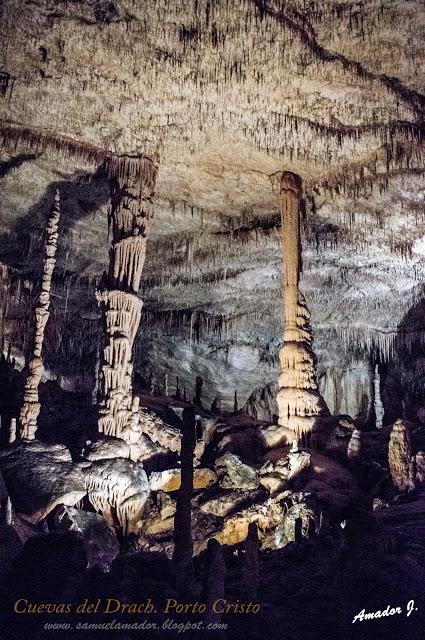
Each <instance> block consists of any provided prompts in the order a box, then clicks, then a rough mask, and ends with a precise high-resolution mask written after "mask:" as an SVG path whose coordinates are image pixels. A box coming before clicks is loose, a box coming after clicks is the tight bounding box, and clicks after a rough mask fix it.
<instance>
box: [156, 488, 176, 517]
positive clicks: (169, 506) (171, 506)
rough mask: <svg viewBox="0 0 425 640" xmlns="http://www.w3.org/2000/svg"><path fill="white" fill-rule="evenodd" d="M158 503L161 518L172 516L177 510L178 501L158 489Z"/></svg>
mask: <svg viewBox="0 0 425 640" xmlns="http://www.w3.org/2000/svg"><path fill="white" fill-rule="evenodd" d="M156 504H157V508H158V512H159V516H160V518H161V520H166V519H167V518H172V517H173V516H174V514H175V512H176V501H175V500H173V498H171V497H170V496H169V495H168V494H167V493H165V492H164V491H158V493H157V495H156Z"/></svg>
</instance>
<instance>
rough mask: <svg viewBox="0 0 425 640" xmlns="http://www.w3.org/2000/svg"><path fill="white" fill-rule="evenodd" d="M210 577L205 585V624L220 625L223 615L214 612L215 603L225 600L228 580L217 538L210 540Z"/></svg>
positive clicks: (208, 548) (208, 549) (208, 551)
mask: <svg viewBox="0 0 425 640" xmlns="http://www.w3.org/2000/svg"><path fill="white" fill-rule="evenodd" d="M207 553H208V575H207V581H206V585H205V603H206V605H207V608H206V612H205V616H204V624H205V625H208V624H214V623H219V622H220V620H221V613H218V612H216V611H214V603H215V602H217V601H218V600H219V598H224V583H225V579H226V563H225V562H224V557H223V549H222V547H221V544H220V543H219V542H218V540H216V539H215V538H212V539H211V540H208V545H207Z"/></svg>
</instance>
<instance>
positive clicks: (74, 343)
mask: <svg viewBox="0 0 425 640" xmlns="http://www.w3.org/2000/svg"><path fill="white" fill-rule="evenodd" d="M35 158H36V156H29V155H28V156H27V155H19V156H15V157H14V158H12V159H11V160H9V161H7V162H3V163H1V164H0V185H1V178H2V177H4V176H5V175H7V174H8V173H9V172H10V171H11V170H13V169H16V168H18V167H19V166H21V165H22V164H23V163H24V162H28V161H31V160H33V159H35ZM56 189H59V191H60V196H61V219H60V226H59V240H58V254H57V257H58V261H57V265H56V268H55V271H54V274H53V287H52V300H51V305H50V312H51V316H50V319H49V322H48V323H47V326H46V333H45V341H44V348H43V357H44V361H45V364H46V366H47V367H48V368H50V369H51V370H53V371H54V372H55V373H57V374H59V375H65V376H70V375H75V376H76V377H77V379H78V376H80V377H81V380H82V383H83V382H86V380H84V378H89V377H90V379H91V378H93V379H94V369H95V358H96V351H97V340H96V339H95V338H94V335H95V334H96V332H97V330H98V322H96V323H95V325H96V326H95V325H94V323H93V322H92V323H91V324H90V323H88V321H87V318H85V317H83V315H82V313H81V305H80V302H82V301H83V300H84V296H83V295H81V292H79V291H78V282H76V281H77V279H78V276H79V273H80V272H81V271H82V270H84V269H87V268H88V267H89V266H90V264H91V262H92V259H91V258H90V257H87V258H86V257H84V259H82V258H80V256H78V260H77V261H76V263H75V264H73V260H72V256H73V254H74V255H75V254H76V252H77V247H76V246H75V240H73V238H72V235H71V234H70V232H71V230H72V229H73V228H74V227H75V225H76V223H77V222H78V221H80V220H82V219H84V218H86V217H87V216H88V215H90V214H92V213H94V212H96V211H98V210H100V209H101V207H102V206H104V205H105V204H106V203H107V202H108V200H109V191H110V186H109V184H108V180H107V177H106V175H105V173H104V171H103V169H102V167H101V166H100V167H98V168H97V170H96V171H95V172H94V173H92V174H84V175H80V176H76V178H75V180H71V179H64V180H60V179H59V180H56V181H54V182H51V183H50V184H49V185H48V187H47V188H46V190H45V192H44V193H43V195H42V197H41V198H40V199H39V200H38V201H37V202H35V203H34V204H33V205H32V206H31V208H30V209H29V211H28V213H27V214H26V215H24V216H22V217H20V218H19V219H17V220H16V222H15V224H14V225H13V227H12V228H11V229H10V230H8V231H7V232H4V233H2V234H0V261H1V262H3V263H4V264H6V265H8V266H10V267H12V268H13V269H14V273H13V278H14V279H15V281H17V280H18V279H19V280H20V281H21V283H24V284H23V286H22V287H21V289H20V291H21V292H20V294H19V295H20V297H22V300H21V303H20V305H19V307H18V313H17V312H16V307H14V308H12V309H11V311H9V313H10V316H9V318H8V317H7V315H6V323H7V320H10V325H9V326H12V325H13V327H14V329H13V331H12V333H8V335H7V338H8V339H9V340H10V341H11V342H12V344H13V346H14V347H15V348H17V349H18V350H19V347H20V345H19V342H20V338H21V336H19V335H18V334H19V332H21V333H22V332H24V331H25V332H26V333H27V335H29V336H32V331H33V322H34V312H33V310H34V304H35V299H36V295H37V293H38V286H37V285H38V283H39V281H40V277H41V273H42V260H43V243H44V232H45V227H46V221H47V218H48V215H49V212H50V210H51V208H52V205H53V200H54V194H55V192H56ZM102 224H103V222H102ZM104 228H105V239H106V235H107V220H106V216H105V221H104ZM104 252H105V258H107V255H108V253H107V252H108V248H107V244H106V243H105V248H104ZM28 281H29V282H32V283H33V284H34V285H36V286H34V287H33V288H31V287H28V286H27V285H26V284H25V282H28ZM64 285H69V286H70V287H71V291H73V288H74V287H75V288H74V291H73V301H72V300H70V304H69V305H68V307H67V308H66V305H65V308H64V301H63V300H62V299H61V295H59V292H60V291H61V290H62V289H63V287H64ZM94 292H95V290H94V287H93V291H92V292H91V294H90V295H91V296H92V306H93V307H96V306H97V305H96V302H95V298H94ZM84 295H85V296H87V293H86V292H84ZM19 316H21V318H19ZM85 325H87V327H88V329H89V330H88V331H87V332H85V331H83V327H84V326H85ZM9 331H10V329H9ZM84 338H85V339H84ZM27 342H29V344H31V340H30V341H27ZM27 347H28V344H27ZM24 352H25V356H28V350H27V349H24ZM3 364H4V363H3ZM3 369H4V366H3ZM6 369H7V368H6ZM10 375H12V374H11V373H10V368H9V373H7V372H6V374H5V376H6V377H5V376H3V377H2V381H3V384H2V386H1V389H0V414H2V415H3V418H4V419H5V420H6V422H10V418H11V417H13V416H17V415H19V408H20V405H21V402H22V393H23V388H22V382H23V376H22V374H19V373H18V372H16V375H15V376H14V379H13V380H12V381H11V380H9V378H10ZM13 375H14V374H13ZM3 378H5V379H3ZM81 386H83V384H82V385H81ZM40 399H41V403H42V411H41V414H40V419H39V426H40V435H41V436H42V437H43V438H44V439H46V440H51V441H56V442H61V441H62V442H64V441H66V443H67V444H68V445H69V444H71V445H72V441H73V440H74V439H77V438H78V436H79V434H80V433H81V431H84V432H85V433H87V431H90V427H91V426H92V424H93V421H94V413H93V410H92V407H91V404H90V397H89V394H88V393H87V390H86V391H85V392H84V391H83V390H82V389H78V388H77V389H76V393H66V392H65V391H62V389H60V387H59V385H57V384H56V383H54V382H47V383H46V384H42V385H41V387H40ZM47 399H48V400H47ZM87 427H88V429H87ZM62 432H63V433H62Z"/></svg>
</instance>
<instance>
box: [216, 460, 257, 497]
mask: <svg viewBox="0 0 425 640" xmlns="http://www.w3.org/2000/svg"><path fill="white" fill-rule="evenodd" d="M215 470H216V472H217V476H218V478H219V484H220V486H221V487H222V488H223V489H256V488H257V487H258V485H259V474H258V471H257V469H254V468H253V467H250V466H249V465H248V464H245V463H244V462H242V460H241V459H240V458H239V457H238V456H236V455H234V454H233V453H226V454H225V455H224V456H221V457H220V458H217V460H216V461H215Z"/></svg>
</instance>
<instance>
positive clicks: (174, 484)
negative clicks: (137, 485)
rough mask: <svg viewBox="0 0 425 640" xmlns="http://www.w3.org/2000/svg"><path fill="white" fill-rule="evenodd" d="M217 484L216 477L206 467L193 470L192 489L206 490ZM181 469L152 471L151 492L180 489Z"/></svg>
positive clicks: (150, 479)
mask: <svg viewBox="0 0 425 640" xmlns="http://www.w3.org/2000/svg"><path fill="white" fill-rule="evenodd" d="M216 482H217V475H216V473H215V472H214V471H213V470H212V469H208V468H206V467H203V468H200V469H195V470H194V472H193V488H194V489H196V490H198V489H206V488H207V487H210V486H211V485H213V484H215V483H216ZM180 483H181V469H166V470H165V471H154V472H153V473H151V475H150V478H149V485H150V488H151V491H170V492H172V491H177V490H178V489H180Z"/></svg>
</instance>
